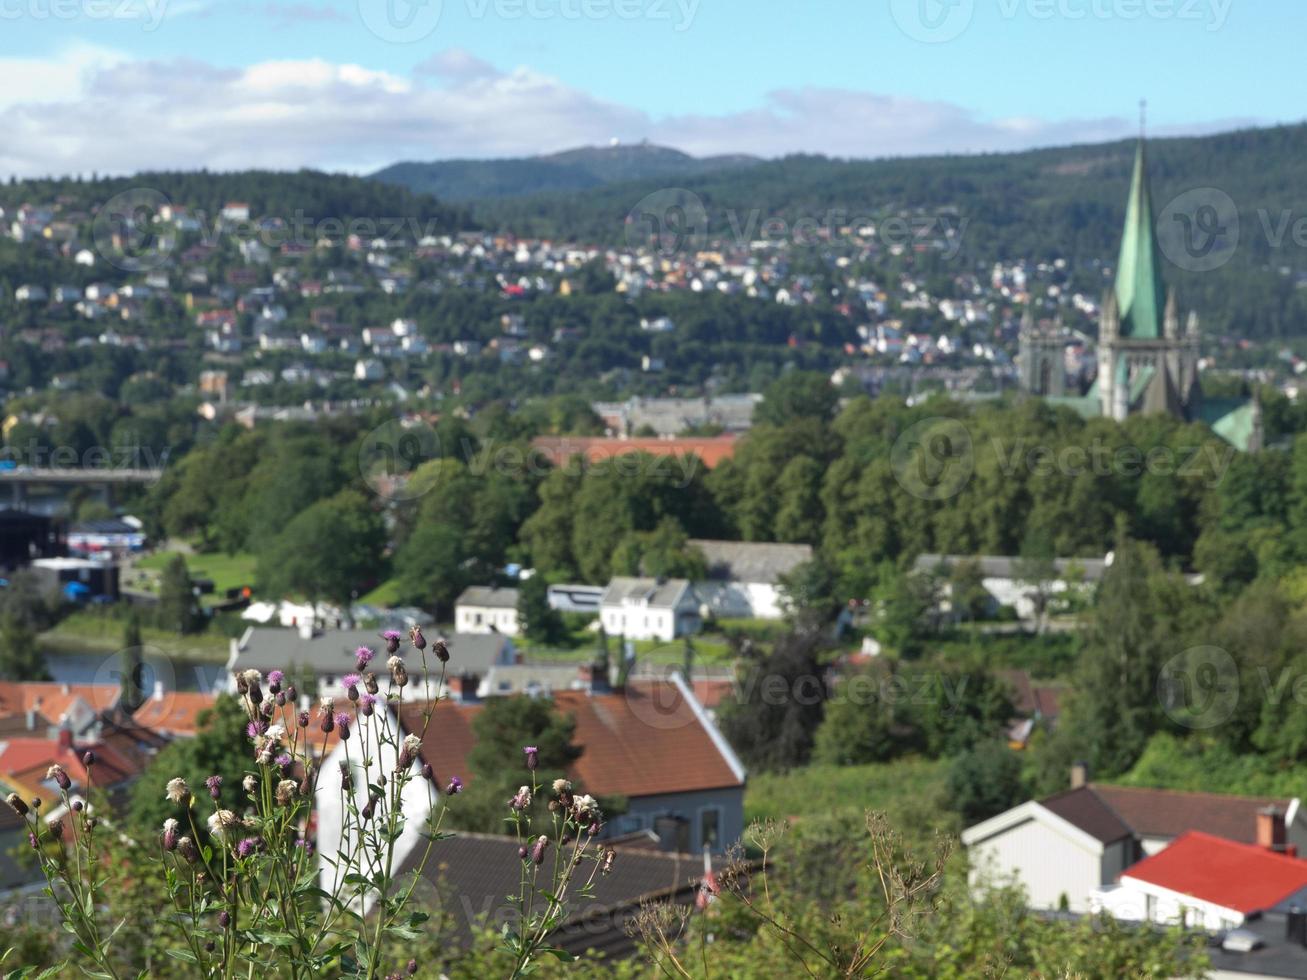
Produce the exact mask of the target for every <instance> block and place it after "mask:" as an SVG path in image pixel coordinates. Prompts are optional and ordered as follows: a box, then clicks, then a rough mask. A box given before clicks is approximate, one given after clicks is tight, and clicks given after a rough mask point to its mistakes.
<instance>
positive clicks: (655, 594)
mask: <svg viewBox="0 0 1307 980" xmlns="http://www.w3.org/2000/svg"><path fill="white" fill-rule="evenodd" d="M689 588H690V583H689V582H688V581H686V580H685V579H683V578H667V579H656V578H626V577H622V576H619V577H617V578H614V579H613V580H612V581H611V582H609V583H608V588H607V589H605V590H604V598H603V602H602V604H603V605H605V606H616V605H621V604H622V603H624V602H628V601H630V602H638V603H641V604H643V605H647V606H649V607H650V608H653V609H675V608H676V606H677V605H678V604H679V603H680V601H681V598H682V596H684V594H685V593H686V592H687V591H688V590H689Z"/></svg>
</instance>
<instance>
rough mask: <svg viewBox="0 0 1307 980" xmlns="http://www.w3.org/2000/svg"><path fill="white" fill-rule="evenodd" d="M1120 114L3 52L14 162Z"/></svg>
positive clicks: (852, 130)
mask: <svg viewBox="0 0 1307 980" xmlns="http://www.w3.org/2000/svg"><path fill="white" fill-rule="evenodd" d="M1132 126H1133V124H1132V123H1131V122H1130V121H1129V120H1126V119H1123V118H1103V119H1079V120H1060V121H1048V120H1040V119H1035V118H1028V117H1019V118H1018V117H1013V118H1009V119H997V120H987V119H984V118H983V117H980V116H979V115H977V114H976V113H974V112H972V111H970V110H968V109H965V108H963V107H961V106H957V105H953V104H950V103H945V102H932V101H925V100H919V99H912V98H906V97H902V96H894V95H882V94H875V93H868V92H856V91H850V90H843V89H821V88H802V89H787V90H780V91H776V92H772V93H770V94H769V95H768V96H767V98H766V99H765V101H764V103H763V104H762V105H761V106H760V107H758V108H756V109H752V110H749V111H745V112H736V113H728V114H722V115H709V114H707V113H690V114H685V115H680V116H675V117H670V118H651V117H650V116H649V115H647V114H646V113H644V112H642V111H640V110H637V109H633V108H630V107H627V106H622V105H619V104H616V103H613V102H610V101H606V100H604V99H601V98H598V97H596V96H594V95H591V94H589V93H587V92H584V91H581V90H579V89H576V88H573V87H571V86H568V85H566V84H564V83H563V82H561V81H560V80H558V79H557V78H553V77H550V76H548V75H544V74H541V73H540V72H538V71H535V70H533V69H531V68H527V67H519V68H515V69H513V70H511V71H501V70H499V69H496V68H495V67H494V66H492V65H490V64H488V63H487V62H485V61H482V60H480V59H479V58H476V57H475V56H473V55H471V54H470V53H468V52H466V51H463V50H460V49H451V50H447V51H443V52H440V53H439V54H437V55H435V56H433V57H432V58H431V59H429V60H428V61H426V62H424V63H423V64H422V65H420V66H419V67H418V69H416V70H415V71H414V72H413V74H412V76H403V75H398V74H395V73H393V72H389V71H384V70H377V69H373V68H368V67H364V66H360V65H354V64H336V63H333V62H329V61H325V60H322V59H306V60H298V61H268V62H262V63H259V64H255V65H251V66H249V67H246V68H218V67H215V66H213V65H209V64H206V63H203V62H197V61H189V60H178V61H128V60H126V59H125V58H124V57H123V56H122V55H120V54H117V53H115V52H113V51H110V50H108V49H101V48H91V47H72V48H68V49H66V50H64V51H63V52H62V53H61V54H59V55H58V56H57V57H55V58H53V59H48V60H37V59H30V58H8V59H0V175H6V174H8V173H11V172H12V173H18V174H20V175H36V174H49V173H57V174H66V173H89V172H91V171H98V172H100V173H123V172H132V171H137V170H143V169H162V168H197V167H209V168H212V169H238V168H246V167H272V168H294V167H300V166H312V167H321V168H324V169H329V170H350V171H369V170H372V169H375V168H378V167H381V166H384V165H386V164H388V163H392V162H394V161H396V160H401V159H439V158H447V157H495V156H513V155H528V154H534V153H544V152H550V151H553V150H561V149H567V148H571V147H574V146H579V145H583V144H593V143H604V142H607V141H608V139H609V138H610V137H612V136H614V135H617V136H620V137H622V138H623V139H628V140H637V139H641V138H646V137H647V138H649V139H652V140H654V141H655V142H658V143H664V144H667V145H670V146H675V147H679V148H681V149H684V150H687V151H689V152H691V153H698V154H707V153H724V152H732V153H733V152H746V153H755V154H759V155H763V156H774V155H778V154H783V153H790V152H797V151H806V152H816V153H828V154H832V155H837V156H850V157H872V156H885V155H903V154H920V153H940V152H965V151H992V150H1005V149H1016V148H1022V147H1029V146H1037V145H1051V144H1058V143H1067V142H1077V141H1093V140H1100V139H1110V138H1114V137H1120V136H1123V135H1128V134H1129V133H1130V132H1132Z"/></svg>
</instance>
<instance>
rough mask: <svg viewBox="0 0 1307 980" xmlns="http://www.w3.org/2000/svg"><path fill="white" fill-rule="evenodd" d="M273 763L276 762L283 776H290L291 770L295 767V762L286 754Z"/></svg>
mask: <svg viewBox="0 0 1307 980" xmlns="http://www.w3.org/2000/svg"><path fill="white" fill-rule="evenodd" d="M273 761H275V762H276V764H277V768H278V769H280V770H281V774H282V775H283V776H288V775H290V771H291V768H292V767H293V766H294V765H295V760H294V759H292V758H291V757H290V756H289V755H287V754H286V753H285V752H283V753H282V754H281V755H279V756H277V758H276V759H275V760H273Z"/></svg>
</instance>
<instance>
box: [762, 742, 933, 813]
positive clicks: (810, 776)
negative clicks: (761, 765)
mask: <svg viewBox="0 0 1307 980" xmlns="http://www.w3.org/2000/svg"><path fill="white" fill-rule="evenodd" d="M944 773H945V763H942V762H936V761H930V760H925V759H900V760H898V761H896V762H888V763H880V764H874V765H865V766H808V767H806V768H803V769H795V770H792V771H790V772H787V773H760V774H757V775H754V774H750V776H749V785H748V788H747V789H746V790H745V794H744V818H745V821H746V822H748V821H753V820H767V819H773V820H788V819H790V818H802V817H811V816H822V815H829V814H832V813H835V812H836V811H839V810H854V811H859V812H861V811H864V810H883V811H885V812H887V813H889V814H890V815H891V817H892V818H895V819H896V820H910V821H920V820H927V821H930V822H931V823H930V825H931V826H932V827H934V826H939V827H941V828H942V829H953V828H952V824H953V823H954V822H955V818H954V816H953V814H952V813H951V812H946V808H945V807H943V806H941V805H940V801H941V800H942V798H943V796H944Z"/></svg>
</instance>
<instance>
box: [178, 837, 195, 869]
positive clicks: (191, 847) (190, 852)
mask: <svg viewBox="0 0 1307 980" xmlns="http://www.w3.org/2000/svg"><path fill="white" fill-rule="evenodd" d="M177 853H178V854H180V855H181V856H182V859H183V860H184V861H186V863H187V864H194V863H195V862H196V861H198V860H199V859H200V852H199V850H197V849H196V847H195V841H193V840H191V838H189V837H179V838H177Z"/></svg>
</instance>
